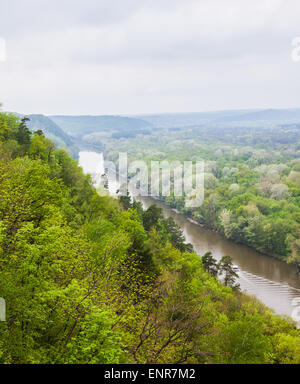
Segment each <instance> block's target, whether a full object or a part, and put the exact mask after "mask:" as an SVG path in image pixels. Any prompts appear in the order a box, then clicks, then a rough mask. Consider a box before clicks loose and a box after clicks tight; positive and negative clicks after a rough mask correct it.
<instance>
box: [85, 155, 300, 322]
mask: <svg viewBox="0 0 300 384" xmlns="http://www.w3.org/2000/svg"><path fill="white" fill-rule="evenodd" d="M79 164H80V166H81V167H82V168H83V170H84V172H85V173H90V174H92V176H93V178H94V180H95V183H97V180H99V176H100V175H101V174H103V173H104V166H103V155H102V154H99V153H95V152H84V151H82V152H80V154H79ZM109 188H110V192H112V193H113V192H115V190H116V188H117V184H116V183H110V184H109ZM139 200H140V201H141V202H142V203H143V206H144V208H148V207H149V206H150V205H151V204H157V205H158V206H160V207H161V208H162V210H163V213H164V216H165V217H170V216H171V217H173V218H174V220H175V222H176V223H177V224H178V225H179V226H180V227H181V228H182V230H183V233H184V236H185V238H186V240H187V242H189V243H191V244H193V246H194V249H195V251H196V253H197V254H198V255H200V256H202V255H204V253H205V252H207V251H211V252H212V254H213V256H214V257H215V258H216V259H217V260H220V259H221V257H222V256H224V255H230V256H231V257H232V258H233V260H234V264H236V265H237V266H238V267H239V270H240V271H239V272H238V274H239V284H240V286H241V289H242V290H243V291H244V292H246V293H248V294H251V295H255V296H256V297H258V298H259V299H260V300H261V301H262V302H263V303H264V304H266V305H267V306H268V307H270V308H273V309H274V311H275V312H276V313H278V314H283V315H288V316H292V314H294V316H295V315H296V316H299V314H300V277H299V276H298V275H297V272H296V268H295V267H294V266H291V265H287V264H286V263H284V262H282V261H279V260H276V259H274V258H272V257H269V256H265V255H263V254H260V253H259V252H256V251H255V250H253V249H251V248H249V247H247V246H244V245H241V244H235V243H233V242H232V241H229V240H227V239H225V238H224V237H223V236H221V235H219V234H218V233H215V232H212V231H210V230H207V229H204V228H202V227H201V226H199V225H197V224H194V223H191V222H190V221H188V220H187V219H186V218H185V217H184V216H183V215H182V214H181V213H176V212H174V211H173V210H172V209H170V208H169V207H167V206H166V205H165V204H163V203H162V202H160V201H157V200H154V199H152V198H149V197H139ZM297 301H298V303H299V304H297ZM297 305H299V307H297ZM298 325H299V326H300V321H299V323H298Z"/></svg>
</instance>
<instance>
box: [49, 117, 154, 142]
mask: <svg viewBox="0 0 300 384" xmlns="http://www.w3.org/2000/svg"><path fill="white" fill-rule="evenodd" d="M49 118H50V119H51V120H52V121H53V122H54V123H56V124H57V125H59V126H60V127H61V128H62V129H63V130H64V131H65V132H66V133H67V134H68V135H70V136H73V137H82V136H84V135H89V134H91V133H99V132H111V133H120V132H126V133H128V132H129V131H130V132H135V133H138V132H139V131H140V130H141V131H142V130H145V129H146V128H149V127H151V123H149V122H146V121H144V120H142V119H139V118H131V117H123V116H49Z"/></svg>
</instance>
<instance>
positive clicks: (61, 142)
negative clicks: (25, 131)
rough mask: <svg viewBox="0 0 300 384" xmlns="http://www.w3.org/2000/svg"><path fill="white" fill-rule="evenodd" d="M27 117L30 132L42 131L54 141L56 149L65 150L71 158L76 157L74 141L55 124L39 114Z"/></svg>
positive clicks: (76, 150) (76, 149)
mask: <svg viewBox="0 0 300 384" xmlns="http://www.w3.org/2000/svg"><path fill="white" fill-rule="evenodd" d="M27 117H28V118H29V119H30V120H29V122H28V124H27V126H28V128H29V129H30V130H31V131H32V132H34V131H38V130H42V131H43V132H44V134H45V136H46V137H48V138H49V139H50V140H52V141H54V143H55V144H56V145H57V146H58V147H63V148H65V149H67V150H68V151H69V152H70V154H71V155H72V156H73V157H75V158H76V157H77V154H78V148H77V146H76V143H75V141H74V139H73V138H72V137H70V136H69V135H68V134H66V133H65V132H64V131H63V130H62V129H61V128H60V127H59V126H58V125H57V124H56V123H54V122H53V121H52V120H51V119H49V118H48V117H47V116H44V115H40V114H33V115H27Z"/></svg>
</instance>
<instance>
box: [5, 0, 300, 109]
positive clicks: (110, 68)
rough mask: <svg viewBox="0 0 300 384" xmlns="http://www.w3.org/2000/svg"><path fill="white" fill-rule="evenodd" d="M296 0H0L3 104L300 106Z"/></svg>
mask: <svg viewBox="0 0 300 384" xmlns="http://www.w3.org/2000/svg"><path fill="white" fill-rule="evenodd" d="M296 36H300V1H299V0H251V1H250V0H51V1H49V0H47V1H45V0H0V38H1V37H2V38H4V39H5V40H6V47H7V60H6V62H0V101H1V102H2V103H3V104H4V109H6V110H10V111H17V112H21V113H44V114H138V113H155V112H191V111H194V112H198V111H204V110H220V109H240V108H277V107H278V108H279V107H291V108H293V107H300V62H293V61H292V59H291V52H292V46H291V41H292V39H293V38H294V37H296Z"/></svg>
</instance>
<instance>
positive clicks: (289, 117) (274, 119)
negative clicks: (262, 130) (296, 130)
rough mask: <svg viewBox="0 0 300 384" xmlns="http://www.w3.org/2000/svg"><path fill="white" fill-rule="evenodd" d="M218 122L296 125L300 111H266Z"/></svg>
mask: <svg viewBox="0 0 300 384" xmlns="http://www.w3.org/2000/svg"><path fill="white" fill-rule="evenodd" d="M216 122H226V123H231V122H260V123H288V122H289V123H296V122H300V109H265V110H261V111H255V112H249V113H243V114H240V115H237V116H236V115H234V116H225V117H221V118H219V119H217V120H216Z"/></svg>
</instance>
